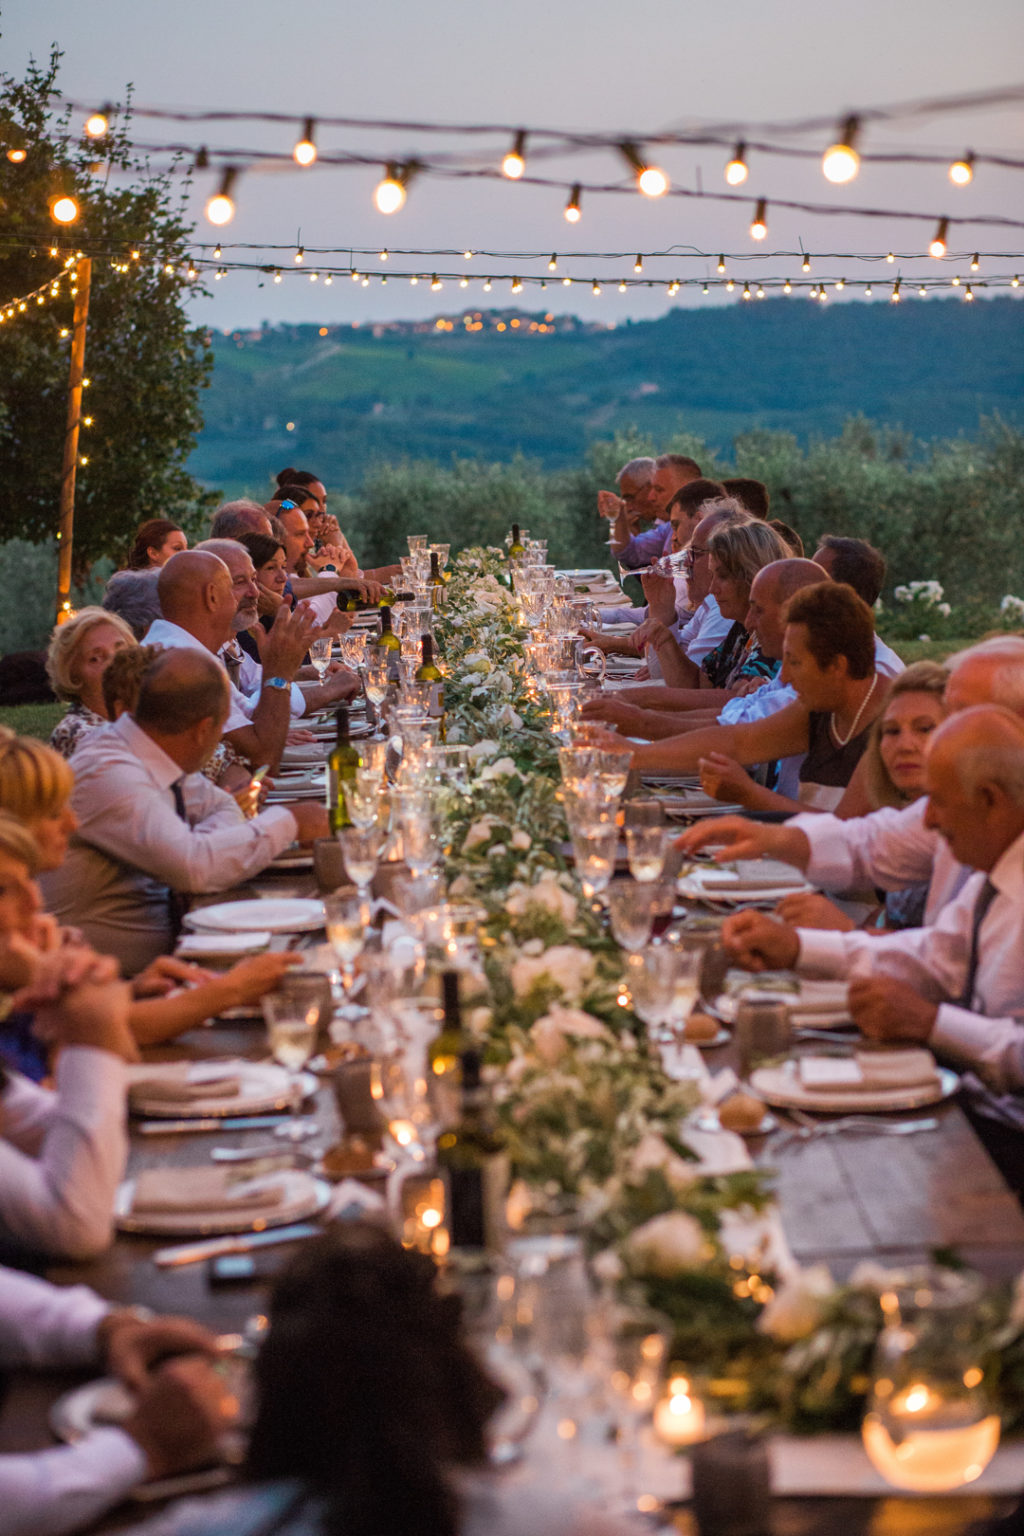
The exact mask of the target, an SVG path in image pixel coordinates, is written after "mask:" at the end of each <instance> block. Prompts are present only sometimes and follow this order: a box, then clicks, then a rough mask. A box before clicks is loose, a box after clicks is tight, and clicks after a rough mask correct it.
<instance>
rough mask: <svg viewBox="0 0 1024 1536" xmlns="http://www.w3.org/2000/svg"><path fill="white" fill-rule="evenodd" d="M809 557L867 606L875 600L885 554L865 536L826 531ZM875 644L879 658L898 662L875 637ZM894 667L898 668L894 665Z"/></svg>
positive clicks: (878, 589) (879, 588)
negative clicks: (878, 650) (854, 537)
mask: <svg viewBox="0 0 1024 1536" xmlns="http://www.w3.org/2000/svg"><path fill="white" fill-rule="evenodd" d="M811 559H812V560H813V561H814V563H815V565H820V566H821V568H822V570H823V571H827V572H828V574H829V576H830V577H831V578H832V580H833V581H842V582H845V583H846V585H847V586H848V587H852V588H853V590H854V591H855V592H856V594H857V596H858V597H862V598H863V599H864V601H865V602H866V603H867V605H868V607H869V608H873V607H874V606H875V604H876V603H877V602H878V599H879V597H880V596H881V592H882V586H883V583H884V582H885V556H884V555H883V554H882V552H881V550H878V549H876V548H875V547H874V545H873V544H869V543H868V542H867V540H866V539H844V538H839V537H838V536H837V535H835V534H831V533H828V534H826V535H825V537H824V538H823V539H822V540H821V542H820V544H819V545H818V548H817V549H816V550H815V551H814V554H813V555H812V556H811ZM877 644H878V647H880V648H881V649H880V659H881V658H884V660H885V661H886V662H888V663H889V664H890V665H891V663H892V662H894V661H895V662H897V663H898V662H899V657H898V656H897V655H896V652H895V651H891V650H890V649H889V647H888V646H887V645H885V643H884V642H883V641H881V640H879V641H878V642H877ZM896 670H897V671H898V670H899V668H898V666H897V668H896Z"/></svg>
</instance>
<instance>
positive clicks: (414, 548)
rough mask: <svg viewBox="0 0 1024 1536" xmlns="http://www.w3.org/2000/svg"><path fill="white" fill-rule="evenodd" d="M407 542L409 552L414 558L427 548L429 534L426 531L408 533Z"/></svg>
mask: <svg viewBox="0 0 1024 1536" xmlns="http://www.w3.org/2000/svg"><path fill="white" fill-rule="evenodd" d="M406 542H407V543H408V545H409V553H410V555H412V556H413V557H414V558H415V556H416V555H418V554H420V553H421V551H422V550H425V549H426V548H427V536H426V534H425V533H409V534H406Z"/></svg>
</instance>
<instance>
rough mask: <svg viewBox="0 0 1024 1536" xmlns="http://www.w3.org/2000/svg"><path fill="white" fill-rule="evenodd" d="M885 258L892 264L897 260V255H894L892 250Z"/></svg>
mask: <svg viewBox="0 0 1024 1536" xmlns="http://www.w3.org/2000/svg"><path fill="white" fill-rule="evenodd" d="M885 259H886V261H887V262H888V263H889V265H890V266H892V264H893V262H894V261H895V260H896V257H895V256H894V255H893V253H892V251H890V252H889V254H888V255H887V256H886V258H885Z"/></svg>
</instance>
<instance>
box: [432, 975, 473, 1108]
mask: <svg viewBox="0 0 1024 1536" xmlns="http://www.w3.org/2000/svg"><path fill="white" fill-rule="evenodd" d="M441 1000H442V1004H443V1006H444V1022H443V1024H442V1025H441V1028H440V1029H439V1031H438V1032H437V1034H436V1035H435V1036H434V1038H433V1040H432V1041H431V1042H430V1045H429V1046H428V1047H427V1062H428V1064H429V1066H430V1072H431V1076H432V1077H433V1078H435V1079H442V1078H447V1079H448V1083H449V1084H452V1083H454V1082H455V1079H456V1078H457V1076H458V1071H459V1057H460V1056H461V1055H462V1052H463V1051H464V1050H466V1049H467V1048H468V1046H469V1045H470V1044H471V1041H470V1038H469V1036H468V1035H467V1034H466V1031H465V1030H464V1029H463V1027H462V1004H461V1003H460V1001H459V973H458V971H444V972H442V974H441ZM454 1103H455V1101H454V1099H453V1100H452V1108H454Z"/></svg>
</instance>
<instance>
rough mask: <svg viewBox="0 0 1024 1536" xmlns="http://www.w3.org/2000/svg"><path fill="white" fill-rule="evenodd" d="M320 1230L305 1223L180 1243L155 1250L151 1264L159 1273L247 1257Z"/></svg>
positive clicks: (295, 1240) (315, 1233)
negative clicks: (219, 1259) (232, 1255)
mask: <svg viewBox="0 0 1024 1536" xmlns="http://www.w3.org/2000/svg"><path fill="white" fill-rule="evenodd" d="M322 1231H323V1228H322V1227H314V1226H312V1225H311V1224H310V1223H309V1222H308V1221H303V1222H297V1223H295V1224H294V1225H293V1226H290V1227H274V1228H273V1229H272V1230H271V1231H269V1232H245V1233H242V1234H241V1235H240V1236H235V1237H212V1238H209V1239H208V1240H207V1241H206V1242H202V1243H180V1244H177V1245H176V1246H175V1247H173V1248H158V1249H157V1251H156V1253H154V1255H153V1263H154V1264H158V1265H159V1266H160V1268H161V1269H178V1268H179V1267H180V1266H181V1265H182V1264H201V1263H202V1261H203V1260H204V1259H213V1258H216V1257H217V1255H218V1254H221V1253H248V1252H249V1250H250V1249H251V1248H269V1247H271V1246H272V1245H273V1244H274V1243H293V1242H297V1241H298V1239H299V1238H305V1237H317V1236H319V1234H320V1233H321V1232H322Z"/></svg>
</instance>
